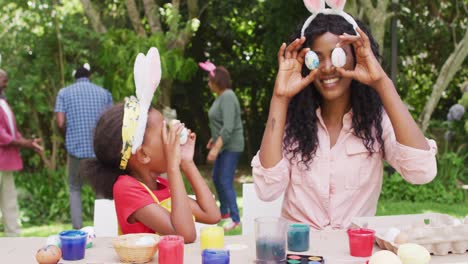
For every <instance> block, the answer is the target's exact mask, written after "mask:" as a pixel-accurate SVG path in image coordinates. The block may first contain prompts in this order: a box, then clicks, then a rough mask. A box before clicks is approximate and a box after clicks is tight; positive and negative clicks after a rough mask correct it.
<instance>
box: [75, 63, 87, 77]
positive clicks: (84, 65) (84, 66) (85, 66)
mask: <svg viewBox="0 0 468 264" xmlns="http://www.w3.org/2000/svg"><path fill="white" fill-rule="evenodd" d="M82 67H83V68H85V69H87V70H88V71H91V65H89V63H87V62H86V63H85V64H83V66H82ZM75 73H76V70H73V71H72V76H73V77H75Z"/></svg>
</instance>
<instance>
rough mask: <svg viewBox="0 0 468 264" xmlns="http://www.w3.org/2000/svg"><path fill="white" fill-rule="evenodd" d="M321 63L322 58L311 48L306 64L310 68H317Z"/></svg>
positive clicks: (306, 57) (307, 54)
mask: <svg viewBox="0 0 468 264" xmlns="http://www.w3.org/2000/svg"><path fill="white" fill-rule="evenodd" d="M319 64H320V60H319V58H318V56H317V54H316V53H315V52H313V51H311V50H309V51H308V52H307V53H306V56H305V65H306V67H307V68H309V70H314V69H317V68H318V66H319Z"/></svg>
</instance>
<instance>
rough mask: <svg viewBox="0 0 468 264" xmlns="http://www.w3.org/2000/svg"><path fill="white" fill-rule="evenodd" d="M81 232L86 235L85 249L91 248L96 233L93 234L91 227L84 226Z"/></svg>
mask: <svg viewBox="0 0 468 264" xmlns="http://www.w3.org/2000/svg"><path fill="white" fill-rule="evenodd" d="M81 231H84V232H86V233H87V234H88V236H87V237H86V248H90V247H92V246H93V240H94V239H95V238H96V233H94V227H92V226H85V227H83V228H81Z"/></svg>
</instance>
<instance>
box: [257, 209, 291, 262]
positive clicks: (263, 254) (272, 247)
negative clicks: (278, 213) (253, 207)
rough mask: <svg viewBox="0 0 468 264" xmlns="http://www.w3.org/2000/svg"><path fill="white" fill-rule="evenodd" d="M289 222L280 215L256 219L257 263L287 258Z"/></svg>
mask: <svg viewBox="0 0 468 264" xmlns="http://www.w3.org/2000/svg"><path fill="white" fill-rule="evenodd" d="M287 229H288V223H287V222H286V221H285V220H284V219H282V218H279V217H260V218H256V219H255V243H256V251H257V263H275V262H278V261H285V260H286V233H287Z"/></svg>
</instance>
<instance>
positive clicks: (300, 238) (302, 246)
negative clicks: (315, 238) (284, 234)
mask: <svg viewBox="0 0 468 264" xmlns="http://www.w3.org/2000/svg"><path fill="white" fill-rule="evenodd" d="M309 230H310V227H309V225H307V224H299V223H297V224H296V223H295V224H290V225H289V228H288V250H289V251H295V252H304V251H307V250H309Z"/></svg>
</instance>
